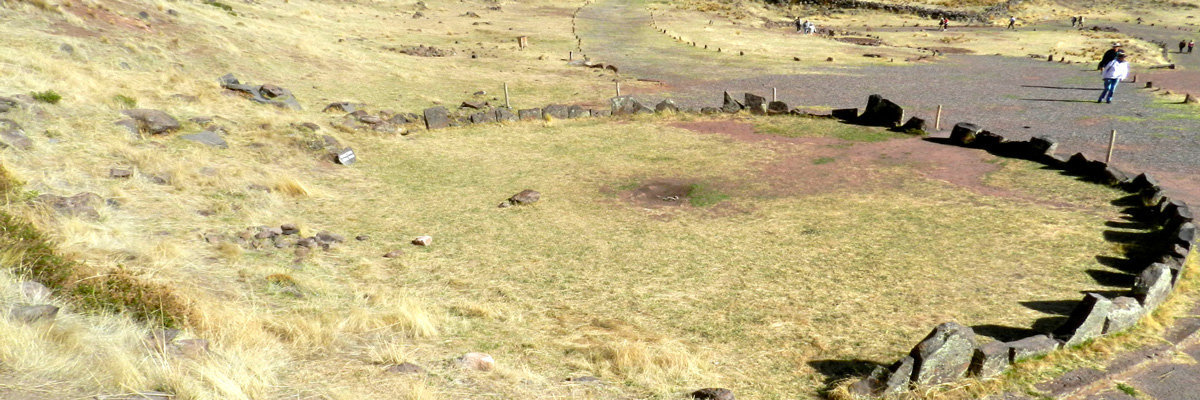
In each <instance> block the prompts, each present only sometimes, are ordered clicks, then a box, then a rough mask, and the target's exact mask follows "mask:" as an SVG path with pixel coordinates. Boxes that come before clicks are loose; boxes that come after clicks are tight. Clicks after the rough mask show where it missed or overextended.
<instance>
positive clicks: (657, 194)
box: [620, 178, 692, 208]
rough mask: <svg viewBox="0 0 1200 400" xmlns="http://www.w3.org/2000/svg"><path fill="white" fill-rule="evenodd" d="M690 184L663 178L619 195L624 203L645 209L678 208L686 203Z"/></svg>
mask: <svg viewBox="0 0 1200 400" xmlns="http://www.w3.org/2000/svg"><path fill="white" fill-rule="evenodd" d="M691 191H692V182H687V181H684V180H682V179H675V178H664V179H655V180H651V181H649V182H647V183H645V184H643V185H642V186H639V187H637V188H636V189H633V190H629V191H626V192H623V193H621V195H620V197H621V199H622V200H625V201H626V202H629V203H633V204H637V205H639V206H642V207H646V208H659V207H679V206H682V205H684V204H687V203H688V195H689V194H690V193H691Z"/></svg>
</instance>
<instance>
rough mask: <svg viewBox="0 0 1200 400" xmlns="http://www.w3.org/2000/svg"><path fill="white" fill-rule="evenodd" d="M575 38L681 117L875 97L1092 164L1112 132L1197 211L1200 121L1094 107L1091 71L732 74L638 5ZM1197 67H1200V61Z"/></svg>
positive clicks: (586, 14) (973, 67)
mask: <svg viewBox="0 0 1200 400" xmlns="http://www.w3.org/2000/svg"><path fill="white" fill-rule="evenodd" d="M579 26H580V36H581V37H582V38H583V49H584V51H585V53H587V54H589V55H592V56H593V57H594V58H598V59H602V60H605V61H606V62H610V63H614V64H617V65H620V66H621V74H622V76H625V77H636V78H649V79H655V80H660V81H663V82H664V83H665V85H664V86H663V87H664V90H662V91H661V92H658V93H646V94H640V95H638V97H640V98H642V99H643V100H645V101H647V102H657V101H659V100H661V99H662V98H666V97H670V98H673V99H674V100H675V101H676V102H678V103H680V104H682V105H685V106H691V107H699V106H712V105H719V102H720V99H721V92H722V91H725V90H728V91H729V92H731V93H735V94H737V95H740V94H741V93H742V92H754V93H758V94H760V95H764V94H765V95H769V94H770V92H771V88H772V87H774V88H777V89H778V90H779V94H780V95H779V96H780V100H783V101H786V102H788V103H789V104H791V105H793V106H800V105H802V106H816V107H820V106H825V107H832V108H842V107H862V106H863V105H864V104H865V102H866V97H867V95H869V94H872V93H878V94H882V95H883V96H884V97H886V98H888V99H891V100H893V101H895V102H897V103H899V104H901V105H904V106H905V108H906V110H907V111H908V115H913V116H919V117H924V118H927V119H929V120H932V119H933V113H934V110H935V109H936V107H937V105H939V104H941V105H943V106H945V113H944V117H943V124H942V128H943V131H942V132H939V133H940V134H943V135H944V134H947V133H948V130H949V127H951V126H953V124H954V123H955V122H960V121H971V122H975V123H978V124H980V125H982V126H984V127H985V128H987V129H989V130H992V131H995V132H998V133H1001V134H1003V135H1006V136H1012V137H1016V138H1024V137H1028V136H1042V135H1044V136H1049V137H1052V138H1054V139H1056V140H1059V141H1060V142H1061V143H1062V145H1061V146H1060V147H1061V148H1062V149H1065V150H1064V151H1071V152H1076V151H1081V152H1083V153H1085V154H1088V155H1090V156H1100V155H1101V154H1102V153H1103V152H1104V151H1105V147H1106V146H1107V142H1108V133H1109V132H1110V131H1111V130H1113V129H1115V130H1117V131H1118V132H1119V134H1120V136H1119V140H1118V146H1117V148H1116V151H1115V156H1114V157H1115V160H1116V161H1115V162H1114V163H1115V164H1116V165H1118V166H1119V167H1122V168H1124V169H1126V170H1129V171H1149V172H1152V173H1155V174H1156V175H1158V176H1159V177H1160V180H1161V181H1163V182H1164V183H1165V184H1167V185H1168V186H1170V188H1171V189H1172V194H1173V195H1175V196H1178V197H1180V198H1183V199H1185V200H1187V201H1189V202H1191V203H1193V204H1196V203H1200V157H1198V155H1200V139H1197V137H1196V136H1195V135H1194V133H1193V132H1196V131H1198V130H1200V116H1196V115H1195V113H1194V112H1189V111H1186V110H1183V109H1179V108H1172V106H1168V105H1164V104H1161V102H1156V97H1155V96H1154V95H1153V94H1152V93H1150V92H1148V91H1146V90H1144V89H1141V88H1139V87H1140V86H1142V85H1140V84H1133V83H1126V84H1124V85H1122V86H1121V87H1120V88H1119V89H1118V93H1117V96H1116V102H1115V103H1113V104H1097V103H1095V98H1096V97H1097V96H1098V95H1099V81H1100V79H1099V77H1098V75H1097V73H1096V71H1094V70H1093V69H1092V68H1089V66H1082V65H1078V64H1076V65H1070V64H1059V63H1047V62H1045V61H1039V60H1031V59H1023V58H1010V57H999V56H976V55H954V56H947V57H945V58H943V59H941V60H940V61H938V62H936V63H925V64H918V65H915V66H901V67H886V66H874V67H854V68H815V69H810V70H807V71H803V72H804V73H803V74H800V73H797V74H793V75H762V73H761V72H759V71H758V70H759V68H758V67H755V66H752V65H747V66H741V65H739V64H738V62H739V59H738V57H737V56H736V55H733V54H728V55H726V54H714V53H712V52H706V51H701V50H695V49H694V48H691V47H690V46H686V45H683V44H679V43H676V42H674V41H672V40H669V39H666V38H665V37H664V36H662V35H661V34H659V33H657V32H656V31H654V30H653V29H652V28H650V26H649V13H648V12H647V11H646V9H645V8H644V7H643V5H642V3H641V1H640V0H599V1H597V2H596V3H594V4H592V5H589V6H587V7H584V9H583V10H582V11H581V12H580V14H579ZM1196 58H1197V62H1198V63H1200V54H1197V55H1196ZM781 62H783V61H781ZM1197 69H1200V65H1198V67H1197ZM798 72H801V71H798Z"/></svg>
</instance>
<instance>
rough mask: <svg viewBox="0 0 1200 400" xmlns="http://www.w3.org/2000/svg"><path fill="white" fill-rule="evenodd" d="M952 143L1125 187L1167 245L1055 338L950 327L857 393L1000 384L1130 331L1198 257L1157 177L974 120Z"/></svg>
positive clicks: (1141, 217) (1184, 214)
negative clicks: (1020, 368)
mask: <svg viewBox="0 0 1200 400" xmlns="http://www.w3.org/2000/svg"><path fill="white" fill-rule="evenodd" d="M949 144H951V145H955V146H962V147H968V148H975V149H982V150H985V151H988V152H990V153H993V154H996V155H999V156H1003V157H1012V158H1020V159H1025V160H1031V161H1035V162H1039V163H1042V164H1044V165H1046V166H1047V167H1049V168H1054V169H1059V170H1062V171H1065V172H1066V173H1069V174H1072V175H1076V176H1079V177H1081V178H1083V179H1085V180H1088V181H1090V182H1094V183H1096V184H1101V185H1108V186H1112V187H1116V188H1119V189H1122V190H1124V191H1125V192H1127V193H1130V194H1131V195H1132V196H1133V197H1134V198H1136V199H1137V201H1138V202H1139V204H1137V208H1138V210H1136V212H1133V213H1131V215H1132V216H1133V217H1134V218H1136V219H1137V220H1138V222H1141V223H1144V224H1146V225H1148V226H1152V227H1155V232H1154V233H1155V234H1157V235H1160V237H1161V240H1160V241H1158V242H1157V248H1156V249H1154V253H1153V257H1151V258H1150V260H1151V261H1148V262H1146V265H1143V266H1141V273H1140V274H1138V276H1137V279H1136V280H1135V282H1134V283H1133V285H1132V287H1130V288H1129V289H1128V290H1127V291H1126V292H1125V293H1123V294H1121V295H1118V296H1115V297H1112V298H1109V297H1106V296H1104V295H1102V294H1099V293H1087V294H1086V295H1085V296H1083V299H1082V300H1081V301H1080V302H1079V303H1078V304H1077V305H1076V307H1075V309H1074V310H1073V311H1072V312H1071V314H1070V316H1069V318H1068V319H1067V320H1066V322H1064V323H1063V324H1062V325H1061V326H1059V327H1058V328H1057V329H1055V330H1054V331H1053V332H1051V333H1048V334H1039V335H1034V336H1030V337H1026V338H1023V339H1020V340H1015V341H1012V342H991V343H986V344H982V345H981V344H979V343H978V342H977V341H976V340H975V335H974V332H972V330H971V328H969V327H965V326H962V325H959V324H957V323H955V322H947V323H943V324H941V325H938V326H937V327H935V328H934V329H933V331H932V332H931V333H930V334H929V336H928V337H926V338H925V339H924V340H922V341H921V342H920V343H918V344H917V345H916V346H915V347H913V349H912V351H911V352H910V353H909V355H908V356H906V357H904V358H902V359H901V360H899V361H897V362H896V363H895V364H892V365H891V366H890V367H888V368H883V367H880V368H877V369H876V370H875V371H873V372H872V373H871V375H870V376H867V377H866V378H863V379H862V380H860V381H858V382H856V383H854V384H853V385H851V387H850V390H851V392H852V393H855V394H857V395H860V396H868V397H887V396H891V395H895V394H898V393H902V392H904V391H907V390H909V389H912V388H917V387H924V386H929V385H937V384H943V383H949V382H953V381H956V380H959V379H963V378H967V377H974V378H980V379H987V378H992V377H995V376H996V375H999V374H1001V373H1003V372H1004V371H1005V370H1007V369H1009V368H1010V367H1011V366H1012V364H1013V363H1016V362H1020V361H1022V360H1024V359H1027V358H1031V357H1036V356H1040V355H1044V354H1048V353H1050V352H1053V351H1056V350H1059V349H1065V348H1071V347H1074V346H1078V345H1080V344H1082V343H1085V342H1087V341H1088V340H1092V339H1096V338H1100V337H1103V336H1106V335H1111V334H1114V333H1118V332H1122V331H1125V330H1128V329H1130V328H1132V327H1133V326H1134V325H1136V324H1137V322H1138V321H1140V320H1141V319H1142V318H1143V317H1145V316H1147V315H1149V314H1150V313H1152V312H1153V311H1154V310H1155V309H1157V308H1158V307H1159V305H1161V304H1162V303H1163V301H1165V300H1166V298H1167V296H1169V295H1170V294H1171V291H1172V290H1173V289H1174V288H1175V282H1176V281H1177V280H1178V279H1179V277H1180V275H1181V274H1182V273H1183V272H1184V268H1185V266H1186V263H1187V259H1188V257H1189V256H1190V255H1191V253H1192V246H1193V243H1194V241H1195V236H1196V226H1195V224H1194V222H1193V217H1192V212H1191V209H1190V208H1189V207H1188V205H1187V204H1186V203H1184V202H1183V201H1180V200H1176V199H1172V198H1170V197H1168V196H1166V195H1165V194H1164V191H1163V188H1162V187H1161V186H1159V184H1158V182H1157V181H1155V180H1154V178H1153V177H1151V176H1149V175H1147V174H1144V173H1143V174H1138V175H1133V174H1130V173H1127V172H1125V171H1122V170H1120V169H1117V168H1116V167H1113V166H1111V165H1108V164H1106V163H1105V162H1103V161H1100V160H1094V159H1090V158H1088V157H1087V156H1086V155H1084V154H1083V153H1075V154H1073V155H1071V156H1065V155H1060V154H1057V153H1056V150H1057V148H1058V145H1057V143H1055V142H1054V141H1053V140H1050V139H1048V138H1044V137H1034V138H1031V139H1028V140H1019V141H1018V140H1009V139H1007V138H1005V137H1004V136H1003V135H1000V134H997V133H994V132H989V131H987V130H983V129H982V128H980V127H979V126H977V125H975V124H971V123H966V122H964V123H959V124H957V125H955V126H954V129H953V131H952V132H951V134H950V139H949Z"/></svg>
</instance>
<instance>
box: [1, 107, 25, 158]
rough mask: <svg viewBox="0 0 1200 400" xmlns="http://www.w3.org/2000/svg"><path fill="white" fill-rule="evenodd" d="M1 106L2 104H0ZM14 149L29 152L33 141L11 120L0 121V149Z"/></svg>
mask: <svg viewBox="0 0 1200 400" xmlns="http://www.w3.org/2000/svg"><path fill="white" fill-rule="evenodd" d="M0 104H3V102H0ZM8 147H16V148H18V149H21V150H29V149H30V148H31V147H33V141H32V140H29V137H28V136H25V131H23V130H21V125H19V124H17V123H16V121H13V120H11V119H0V149H3V148H8Z"/></svg>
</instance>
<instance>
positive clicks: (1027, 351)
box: [1008, 335, 1060, 362]
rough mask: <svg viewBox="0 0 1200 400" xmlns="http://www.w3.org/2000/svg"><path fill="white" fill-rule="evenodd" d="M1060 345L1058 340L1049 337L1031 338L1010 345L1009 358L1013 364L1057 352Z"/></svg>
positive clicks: (1037, 336)
mask: <svg viewBox="0 0 1200 400" xmlns="http://www.w3.org/2000/svg"><path fill="white" fill-rule="evenodd" d="M1059 345H1060V344H1059V342H1058V341H1057V340H1054V338H1052V337H1050V336H1047V335H1036V336H1030V337H1027V338H1024V339H1021V340H1016V341H1013V342H1009V343H1008V347H1009V349H1010V353H1009V358H1010V359H1011V361H1012V362H1017V361H1021V360H1027V359H1030V358H1033V357H1038V356H1043V355H1046V354H1050V352H1052V351H1054V350H1057V349H1058V347H1059Z"/></svg>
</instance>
